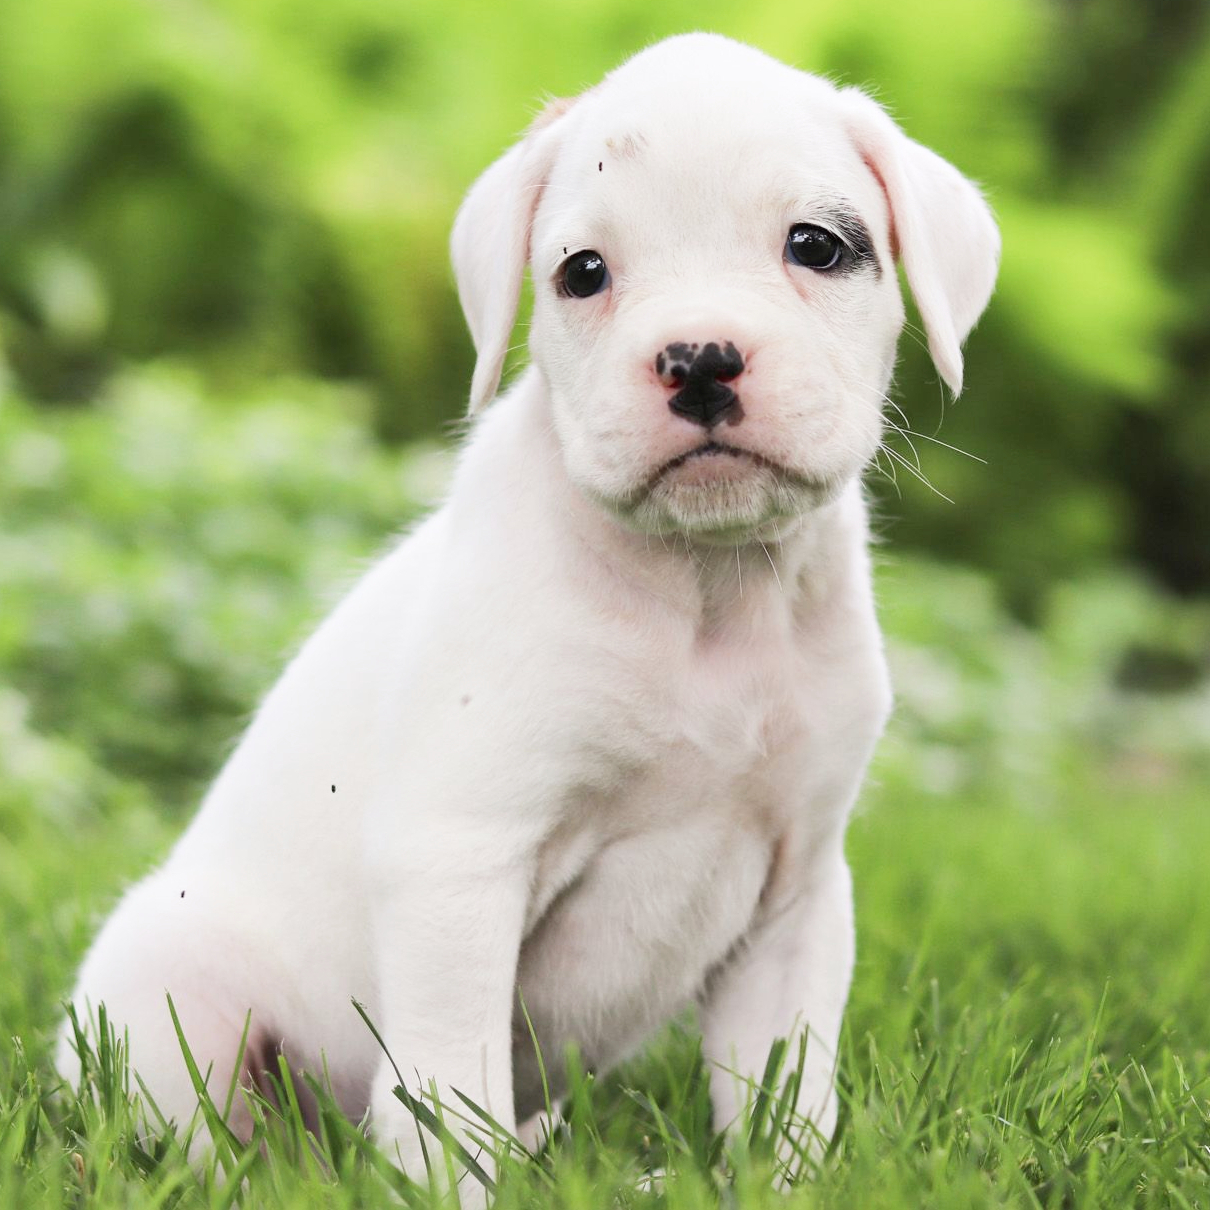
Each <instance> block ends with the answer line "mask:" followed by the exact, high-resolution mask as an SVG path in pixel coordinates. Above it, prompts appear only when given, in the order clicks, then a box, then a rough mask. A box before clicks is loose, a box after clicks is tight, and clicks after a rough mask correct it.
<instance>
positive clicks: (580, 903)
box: [518, 808, 773, 1063]
mask: <svg viewBox="0 0 1210 1210" xmlns="http://www.w3.org/2000/svg"><path fill="white" fill-rule="evenodd" d="M706 814H707V818H706V819H705V820H704V821H702V822H701V823H699V825H698V826H696V827H695V826H692V825H690V826H685V825H683V824H682V825H680V826H675V827H657V828H651V829H639V830H636V831H635V832H633V833H631V834H627V835H619V836H615V837H612V838H610V839H608V840H606V841H605V842H604V843H603V844H602V845H601V846H600V847H599V848H598V849H597V850H596V851H595V852H593V853H592V855H591V856H590V857H589V858H588V859H587V860H586V861H585V862H584V864H583V866H582V868H581V869H580V870H579V872H578V873H577V874H576V875H575V876H574V877H573V878H572V879H571V880H570V881H569V882H567V883H566V884H565V885H563V886H562V887H561V888H559V889H558V890H557V891H555V892H554V894H553V897H551V891H550V888H549V887H545V888H543V887H539V888H537V890H538V893H539V897H540V898H548V899H549V902H548V903H547V904H546V906H545V910H544V911H543V912H542V914H541V916H540V917H539V918H538V919H537V920H536V921H534V922H533V923H532V925H531V929H530V932H529V934H528V936H527V937H526V939H525V941H524V943H523V945H522V951H521V957H520V964H519V969H518V985H519V990H520V993H521V996H522V997H523V999H524V1001H525V1005H526V1009H527V1011H528V1013H529V1014H530V1017H531V1020H532V1021H533V1023H534V1026H535V1029H536V1030H537V1032H538V1036H539V1039H540V1040H541V1041H542V1043H543V1048H544V1052H545V1051H547V1050H548V1049H553V1053H554V1054H559V1053H561V1051H562V1048H563V1046H564V1045H566V1043H567V1042H569V1041H574V1042H576V1044H577V1045H578V1046H579V1047H580V1048H581V1049H582V1051H583V1052H584V1054H585V1055H586V1057H587V1058H588V1059H589V1060H590V1061H591V1062H599V1063H605V1062H610V1061H612V1060H614V1059H616V1058H618V1057H621V1056H622V1055H624V1054H625V1053H627V1052H628V1051H630V1050H631V1049H633V1048H634V1047H635V1046H637V1045H638V1044H639V1043H640V1042H641V1041H642V1040H643V1039H644V1038H645V1037H646V1036H647V1035H648V1034H649V1033H651V1032H652V1031H653V1030H654V1029H656V1028H657V1027H658V1026H659V1025H660V1024H661V1023H662V1022H664V1021H665V1020H667V1019H668V1018H669V1017H670V1016H672V1015H674V1014H675V1013H676V1012H678V1011H679V1010H680V1009H681V1008H683V1007H684V1006H685V1004H686V1003H688V1002H689V1001H690V1000H691V999H692V998H693V997H694V995H695V994H696V993H697V991H698V990H699V989H700V987H701V985H702V982H703V980H704V978H705V976H706V974H707V972H708V971H709V970H710V968H711V967H713V966H714V965H716V964H717V963H718V962H720V961H722V960H723V959H724V958H725V957H726V956H727V954H728V952H729V951H730V950H731V948H732V947H733V946H734V945H735V944H736V943H737V942H738V941H739V939H740V938H741V937H742V936H743V935H744V934H745V932H746V931H747V929H748V927H749V926H750V924H751V922H752V919H753V916H754V914H755V912H756V910H757V905H758V903H759V900H760V895H761V889H762V887H763V886H764V882H765V878H766V876H767V873H768V869H769V864H770V861H771V857H772V852H773V842H772V840H771V838H769V837H768V836H766V835H764V834H763V833H762V832H761V831H759V830H757V829H754V828H751V827H745V826H738V825H736V824H729V823H728V822H727V821H726V820H725V818H723V817H721V816H716V815H713V813H712V812H710V811H709V810H708V808H707V810H706ZM571 852H572V849H571V847H569V848H568V849H567V853H568V855H569V856H570V854H571ZM550 869H551V870H552V872H553V869H554V867H553V865H552V866H551V867H550ZM566 872H567V871H566V870H564V871H563V873H564V874H566ZM543 892H545V894H543Z"/></svg>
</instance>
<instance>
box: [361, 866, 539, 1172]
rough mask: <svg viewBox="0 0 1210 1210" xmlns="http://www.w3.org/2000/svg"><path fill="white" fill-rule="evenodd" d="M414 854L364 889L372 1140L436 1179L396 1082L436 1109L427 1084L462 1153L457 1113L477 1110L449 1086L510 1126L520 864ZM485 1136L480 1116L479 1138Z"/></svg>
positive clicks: (474, 1148) (438, 1166)
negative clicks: (376, 1059)
mask: <svg viewBox="0 0 1210 1210" xmlns="http://www.w3.org/2000/svg"><path fill="white" fill-rule="evenodd" d="M416 856H417V852H416V851H415V850H413V851H412V852H411V853H409V860H407V861H406V863H405V865H404V868H402V869H395V870H394V871H393V873H392V876H390V877H388V878H385V879H381V880H379V885H378V886H377V888H376V893H375V895H374V909H373V912H374V919H373V936H374V945H375V949H376V959H377V970H378V996H377V1003H376V1005H375V1012H376V1017H377V1019H376V1020H375V1025H376V1026H377V1028H378V1030H379V1032H380V1034H381V1036H382V1039H383V1042H384V1044H385V1046H386V1050H387V1051H388V1053H389V1055H390V1058H389V1059H388V1058H387V1057H386V1056H385V1055H384V1056H383V1058H382V1060H381V1062H380V1065H379V1068H378V1072H377V1075H376V1077H375V1080H374V1087H373V1091H372V1099H371V1112H372V1119H373V1129H374V1133H375V1135H376V1137H377V1139H378V1141H379V1144H380V1145H381V1146H382V1147H383V1149H384V1150H385V1151H386V1152H387V1153H388V1154H389V1155H390V1156H391V1157H392V1158H393V1159H395V1160H396V1161H397V1162H398V1163H399V1164H400V1165H401V1166H402V1168H403V1169H404V1171H405V1172H406V1173H407V1174H408V1175H409V1176H411V1177H413V1178H415V1179H418V1180H421V1181H423V1180H424V1179H425V1178H426V1171H425V1160H424V1149H425V1148H427V1152H428V1157H429V1161H430V1163H431V1164H432V1165H433V1175H434V1177H435V1178H436V1179H437V1180H438V1182H439V1183H441V1182H444V1180H445V1173H444V1164H445V1161H444V1158H443V1154H442V1146H441V1143H440V1142H439V1141H438V1140H437V1139H435V1138H433V1137H432V1135H431V1134H429V1133H428V1132H427V1131H424V1140H423V1147H422V1143H421V1128H420V1127H419V1125H418V1123H417V1121H416V1119H415V1117H414V1116H413V1114H412V1113H411V1111H410V1110H409V1109H408V1108H407V1107H406V1105H405V1104H404V1103H403V1102H402V1101H401V1100H400V1098H399V1097H398V1096H397V1095H396V1092H395V1089H396V1087H397V1086H399V1083H400V1076H402V1079H403V1087H404V1088H405V1089H406V1091H407V1092H408V1093H409V1094H410V1095H411V1096H413V1097H417V1098H420V1099H421V1100H422V1101H423V1102H424V1104H426V1105H428V1107H429V1108H430V1109H435V1108H436V1107H434V1106H433V1104H432V1101H431V1097H430V1087H431V1085H435V1087H436V1091H437V1097H438V1099H439V1101H440V1103H441V1106H442V1107H443V1108H442V1110H441V1111H440V1112H442V1114H443V1116H444V1118H445V1121H446V1124H447V1125H448V1126H449V1128H450V1129H451V1131H452V1133H453V1134H454V1135H455V1137H456V1138H458V1140H459V1141H460V1142H462V1143H463V1145H464V1146H466V1147H467V1149H468V1151H469V1152H470V1154H471V1155H472V1156H478V1153H479V1151H480V1148H479V1146H478V1143H477V1141H476V1138H475V1133H476V1132H469V1133H468V1132H467V1130H466V1125H467V1122H465V1121H463V1120H462V1118H460V1117H459V1116H458V1115H462V1117H463V1118H467V1119H470V1121H475V1120H476V1119H475V1118H474V1115H473V1114H472V1112H471V1111H470V1110H469V1109H468V1108H467V1106H466V1105H465V1104H464V1103H463V1102H462V1101H461V1100H460V1099H459V1097H458V1096H457V1095H455V1091H454V1090H457V1091H458V1092H461V1093H462V1094H463V1095H465V1096H466V1097H468V1098H469V1099H470V1100H472V1101H474V1102H475V1104H476V1105H478V1106H480V1107H481V1108H482V1109H484V1110H485V1111H486V1112H487V1113H488V1114H490V1115H491V1116H492V1117H493V1118H494V1119H495V1120H496V1121H497V1122H499V1123H500V1125H501V1126H502V1127H503V1128H504V1129H505V1130H507V1131H509V1132H512V1133H515V1129H516V1123H515V1113H514V1109H513V1076H512V1008H513V998H514V987H515V983H516V974H517V955H518V952H519V950H520V944H521V932H522V927H523V924H524V918H525V907H526V900H527V895H528V888H529V878H530V870H529V868H528V866H527V865H526V864H525V863H524V862H522V861H511V862H502V861H501V860H500V850H497V851H496V852H495V853H493V854H489V853H486V852H484V850H483V846H482V844H481V843H480V844H479V845H476V846H474V847H469V846H468V847H467V848H466V849H464V850H463V851H462V852H459V853H451V854H450V856H449V857H447V858H445V859H440V858H436V857H430V858H428V859H426V860H424V861H417V860H415V858H416ZM396 1068H398V1073H399V1074H398V1075H397V1074H396ZM488 1133H489V1132H488V1130H487V1127H486V1126H483V1125H482V1124H480V1129H479V1130H478V1132H477V1134H478V1136H479V1137H484V1136H485V1135H487V1134H488ZM479 1158H480V1162H482V1163H483V1164H484V1166H485V1167H487V1168H488V1171H489V1173H491V1168H490V1165H489V1164H488V1163H487V1161H486V1160H485V1159H484V1158H483V1157H479ZM455 1175H457V1174H455ZM468 1182H469V1178H467V1179H464V1180H463V1183H462V1186H461V1187H462V1189H463V1190H467V1189H468Z"/></svg>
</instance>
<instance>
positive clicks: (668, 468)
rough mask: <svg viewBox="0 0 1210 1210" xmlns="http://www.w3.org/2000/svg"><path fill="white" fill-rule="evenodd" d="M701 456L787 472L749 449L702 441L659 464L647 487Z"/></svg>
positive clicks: (719, 442)
mask: <svg viewBox="0 0 1210 1210" xmlns="http://www.w3.org/2000/svg"><path fill="white" fill-rule="evenodd" d="M701 458H732V459H736V460H741V459H742V460H743V461H745V462H749V463H751V464H752V465H753V466H759V467H764V468H765V469H766V470H771V471H774V472H776V473H777V474H779V475H785V474H787V472H786V469H785V468H784V467H782V466H779V465H778V464H777V463H776V462H773V461H771V460H770V459H768V458H765V457H763V456H762V455H760V454H754V453H753V452H752V451H751V450H745V449H741V448H740V447H739V446H737V445H728V444H727V443H726V442H724V441H704V442H702V444H701V445H695V446H694V447H693V448H692V449H690V450H686V451H685V452H684V453H683V454H678V455H677V456H676V457H675V458H670V459H669V460H668V461H667V462H665V463H664V464H663V465H662V466H660V467H659V468H658V469H657V470H656V472H655V474H654V475H652V476H651V478H650V479H649V480H648V481H647V488H648V490H650V489H651V488H653V487H655V486H656V484H658V483H659V481H660V480H661V479H663V478H664V476H665V475H668V474H670V473H671V472H672V471H675V470H677V469H678V468H679V467H682V466H684V465H685V464H686V463H689V462H693V461H696V460H697V459H701Z"/></svg>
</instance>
